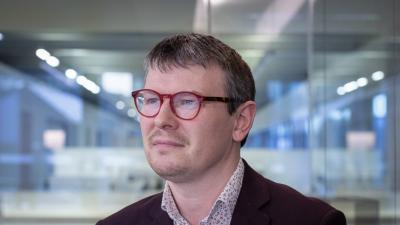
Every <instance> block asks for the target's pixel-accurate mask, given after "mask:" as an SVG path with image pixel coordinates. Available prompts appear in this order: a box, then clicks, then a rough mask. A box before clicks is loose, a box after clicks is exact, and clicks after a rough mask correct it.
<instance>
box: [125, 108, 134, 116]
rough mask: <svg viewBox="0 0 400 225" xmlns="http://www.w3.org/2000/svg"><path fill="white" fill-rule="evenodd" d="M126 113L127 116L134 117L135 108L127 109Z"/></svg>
mask: <svg viewBox="0 0 400 225" xmlns="http://www.w3.org/2000/svg"><path fill="white" fill-rule="evenodd" d="M126 114H127V115H128V116H129V117H132V118H133V117H135V116H136V110H134V109H128V111H127V112H126Z"/></svg>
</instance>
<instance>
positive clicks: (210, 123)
mask: <svg viewBox="0 0 400 225" xmlns="http://www.w3.org/2000/svg"><path fill="white" fill-rule="evenodd" d="M200 124H201V125H200V126H197V127H196V129H192V131H189V135H191V134H193V136H195V137H196V139H197V140H196V141H197V142H198V143H199V144H201V145H203V146H209V147H211V148H212V147H220V145H226V144H228V143H229V141H231V140H232V122H231V121H230V120H228V119H226V118H225V120H223V119H222V120H219V119H215V120H206V122H202V123H200Z"/></svg>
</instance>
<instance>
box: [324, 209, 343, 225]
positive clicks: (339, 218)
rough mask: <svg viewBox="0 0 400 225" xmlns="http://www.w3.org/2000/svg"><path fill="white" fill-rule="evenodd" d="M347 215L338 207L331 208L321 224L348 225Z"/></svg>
mask: <svg viewBox="0 0 400 225" xmlns="http://www.w3.org/2000/svg"><path fill="white" fill-rule="evenodd" d="M346 224H347V223H346V217H345V216H344V214H343V213H342V212H341V211H338V210H336V209H332V210H330V211H329V212H328V213H327V214H325V216H324V217H323V218H322V220H321V223H320V224H319V225H346Z"/></svg>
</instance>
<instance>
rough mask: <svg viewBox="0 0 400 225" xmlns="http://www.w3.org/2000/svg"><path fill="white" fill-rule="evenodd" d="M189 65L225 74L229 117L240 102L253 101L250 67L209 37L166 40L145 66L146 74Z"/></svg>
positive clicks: (221, 43)
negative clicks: (214, 68)
mask: <svg viewBox="0 0 400 225" xmlns="http://www.w3.org/2000/svg"><path fill="white" fill-rule="evenodd" d="M191 65H201V66H203V67H204V68H207V67H209V66H211V65H217V66H219V67H220V68H221V69H222V70H223V71H224V72H225V76H226V82H225V92H226V94H227V95H228V97H229V98H231V99H234V101H232V102H230V103H228V112H229V114H233V113H234V112H235V111H236V109H237V108H238V107H239V106H240V105H241V104H242V103H244V102H246V101H249V100H252V101H254V99H255V94H256V93H255V92H256V90H255V85H254V79H253V75H252V73H251V70H250V68H249V66H248V65H247V63H246V62H245V61H244V60H243V59H242V57H241V56H240V55H239V54H238V53H237V52H236V51H235V50H234V49H233V48H231V47H229V46H228V45H226V44H225V43H223V42H222V41H220V40H218V39H216V38H215V37H213V36H211V35H204V34H198V33H187V34H177V35H174V36H171V37H167V38H165V39H163V40H162V41H161V42H159V43H158V44H157V45H155V46H154V47H153V49H152V50H151V51H150V52H149V54H148V55H147V56H146V59H145V63H144V66H145V72H146V75H147V73H148V70H149V69H150V68H157V69H158V70H160V71H163V72H164V71H168V70H170V69H171V68H172V67H182V68H187V67H188V66H191ZM246 138H247V136H246ZM246 138H245V139H244V140H243V141H242V143H241V145H242V146H243V145H244V143H245V142H246Z"/></svg>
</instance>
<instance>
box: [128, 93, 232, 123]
mask: <svg viewBox="0 0 400 225" xmlns="http://www.w3.org/2000/svg"><path fill="white" fill-rule="evenodd" d="M142 91H149V92H153V93H155V94H156V95H157V96H158V97H159V98H160V107H159V108H158V110H157V112H156V113H155V114H154V115H152V116H147V115H144V114H143V113H142V112H141V111H140V110H139V107H138V105H137V101H136V97H137V95H138V94H139V93H140V92H142ZM185 93H188V94H192V95H194V96H196V98H197V99H198V100H199V102H200V104H199V107H198V109H197V112H196V113H195V114H194V116H193V117H191V118H182V117H181V116H179V115H178V114H177V113H176V111H175V107H174V105H173V101H169V106H170V109H171V111H172V112H173V113H174V115H175V116H176V117H178V118H179V119H182V120H193V119H194V118H196V117H197V115H198V114H199V112H200V108H201V105H202V103H203V102H205V101H209V102H224V103H229V102H232V99H230V98H228V97H214V96H202V95H199V94H197V93H194V92H190V91H180V92H176V93H174V94H161V93H159V92H157V91H155V90H152V89H146V88H145V89H139V90H136V91H132V93H131V95H132V97H133V101H134V103H135V107H136V109H137V111H138V112H139V113H140V115H142V116H144V117H147V118H154V117H156V116H157V115H158V113H159V112H160V109H161V106H162V104H163V103H164V98H169V99H173V98H174V97H175V96H176V95H178V94H185Z"/></svg>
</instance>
